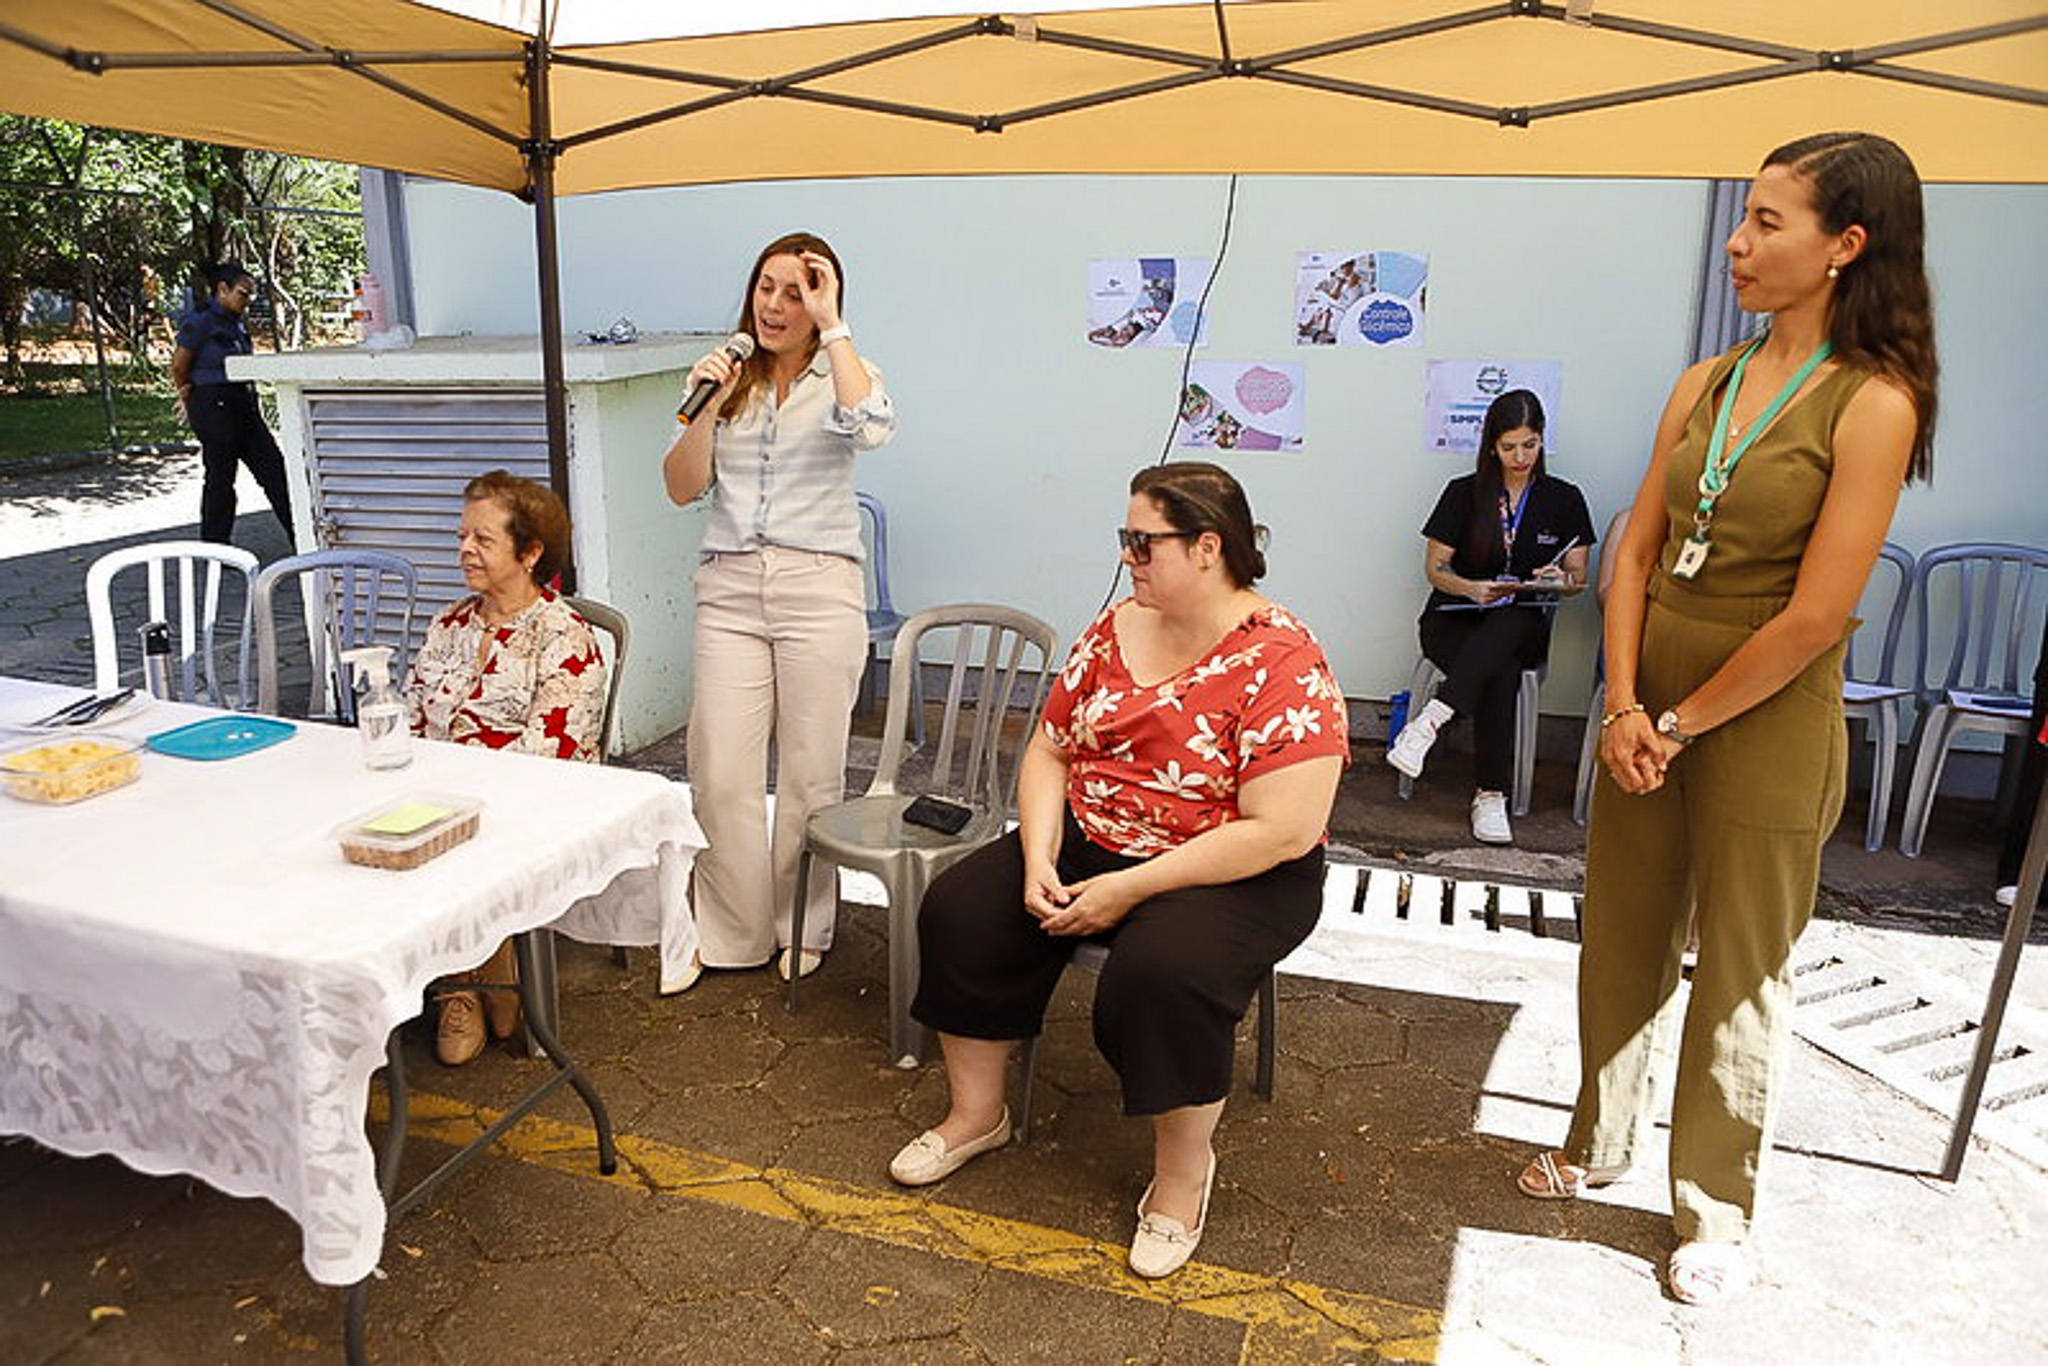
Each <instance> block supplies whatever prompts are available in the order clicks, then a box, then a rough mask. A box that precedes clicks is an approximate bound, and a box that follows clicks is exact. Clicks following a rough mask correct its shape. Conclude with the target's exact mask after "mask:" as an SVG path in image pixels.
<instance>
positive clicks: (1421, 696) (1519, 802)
mask: <svg viewBox="0 0 2048 1366" xmlns="http://www.w3.org/2000/svg"><path fill="white" fill-rule="evenodd" d="M1549 672H1550V665H1549V663H1548V661H1546V662H1544V663H1543V664H1540V665H1538V666H1537V667H1535V668H1533V669H1524V670H1522V681H1521V685H1520V687H1519V688H1517V689H1516V691H1515V791H1514V806H1515V814H1516V815H1517V816H1526V815H1528V814H1529V792H1530V789H1531V788H1533V787H1534V786H1535V784H1536V696H1537V693H1538V692H1539V691H1540V690H1541V689H1542V687H1543V677H1544V675H1545V674H1547V673H1549ZM1443 681H1444V671H1443V670H1442V669H1439V668H1438V667H1437V666H1436V662H1435V661H1434V660H1432V659H1431V658H1430V657H1429V656H1428V655H1422V656H1420V657H1419V658H1418V659H1417V660H1416V661H1415V672H1414V674H1413V675H1412V676H1411V677H1410V678H1409V680H1408V714H1409V715H1410V716H1417V715H1420V714H1421V711H1422V709H1423V708H1424V707H1426V706H1428V705H1429V700H1430V699H1431V698H1432V697H1435V696H1436V690H1437V688H1438V686H1439V685H1441V684H1442V683H1443ZM1387 743H1388V744H1390V745H1391V744H1393V743H1394V737H1393V736H1391V735H1389V736H1388V737H1387ZM1395 790H1396V791H1398V792H1399V793H1400V794H1401V800H1402V801H1404V802H1405V801H1407V800H1408V799H1409V798H1410V797H1412V796H1414V795H1415V780H1414V779H1413V778H1411V777H1409V776H1408V775H1407V774H1405V773H1403V774H1402V775H1401V780H1400V782H1399V783H1397V784H1395Z"/></svg>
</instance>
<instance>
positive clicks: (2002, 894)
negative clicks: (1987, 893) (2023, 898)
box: [1991, 882, 2020, 910]
mask: <svg viewBox="0 0 2048 1366" xmlns="http://www.w3.org/2000/svg"><path fill="white" fill-rule="evenodd" d="M1991 899H1992V900H1993V901H1996V902H1997V903H1998V904H1999V905H2001V906H2003V907H2005V908H2006V909H2007V910H2011V909H2012V903H2013V902H2015V901H2018V900H2019V899H2020V885H2019V884H2018V883H2017V882H2011V883H2007V884H2006V885H2005V886H2003V887H2000V888H1999V889H1998V890H1997V891H1995V892H1993V893H1992V894H1991Z"/></svg>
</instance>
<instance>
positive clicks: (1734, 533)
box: [1519, 133, 1936, 1303]
mask: <svg viewBox="0 0 2048 1366" xmlns="http://www.w3.org/2000/svg"><path fill="white" fill-rule="evenodd" d="M1922 239H1923V229H1922V211H1921V203H1920V184H1919V178H1918V176H1917V175H1916V174H1915V172H1914V170H1913V165H1912V163H1911V161H1910V160H1908V159H1907V157H1906V155H1905V153H1904V152H1902V151H1900V150H1899V148H1898V147H1896V146H1894V145H1893V144H1892V143H1890V142H1888V141H1886V140H1884V139H1883V138H1878V137H1873V136H1868V135H1864V134H1857V133H1829V134H1819V135H1816V136H1813V137H1808V138H1802V139H1800V140H1799V141H1797V142H1793V143H1789V144H1787V145H1786V146H1784V147H1781V148H1779V149H1778V150H1777V151H1775V152H1773V153H1771V155H1770V156H1769V157H1768V158H1766V159H1765V161H1764V165H1763V169H1762V170H1761V171H1760V172H1759V173H1758V175H1757V178H1756V180H1755V182H1754V183H1753V185H1752V186H1751V189H1750V194H1749V200H1748V204H1747V206H1746V207H1745V210H1744V216H1743V220H1742V223H1741V224H1740V225H1739V226H1738V227H1737V228H1736V230H1735V232H1734V234H1733V235H1732V236H1731V237H1730V238H1729V239H1728V243H1727V253H1728V260H1729V271H1730V275H1731V277H1732V281H1733V284H1734V287H1735V292H1736V297H1737V299H1738V301H1739V302H1740V303H1741V305H1742V306H1743V308H1744V309H1746V310H1748V311H1750V312H1754V313H1769V314H1770V315H1771V320H1770V326H1769V329H1768V330H1767V331H1766V332H1765V333H1764V334H1763V335H1762V336H1761V337H1760V338H1755V339H1752V340H1750V341H1746V342H1744V343H1742V344H1741V345H1739V346H1738V347H1736V348H1735V349H1734V350H1733V351H1731V352H1729V353H1728V354H1727V355H1724V356H1720V357H1718V358H1716V359H1713V360H1709V361H1705V362H1702V363H1701V364H1699V365H1696V366H1694V367H1693V368H1692V369H1691V370H1688V371H1687V372H1686V374H1685V375H1684V376H1682V377H1681V378H1680V380H1679V381H1678V384H1677V386H1676V387H1675V388H1674V389H1673V391H1672V394H1671V398H1670V401H1669V402H1668V403H1667V405H1666V406H1665V410H1664V416H1663V419H1662V421H1661V422H1660V424H1659V426H1658V431H1657V443H1656V447H1655V450H1654V452H1653V454H1652V457H1651V461H1650V468H1649V471H1648V473H1647V474H1646V475H1645V477H1644V479H1643V483H1642V487H1641V489H1640V491H1639V492H1638V494H1637V496H1636V502H1635V507H1634V510H1633V511H1632V513H1631V514H1630V518H1629V524H1628V529H1627V531H1626V532H1625V533H1624V536H1623V539H1622V541H1621V543H1620V545H1619V546H1618V547H1617V548H1616V553H1617V556H1618V563H1619V568H1618V570H1617V573H1616V575H1615V582H1614V588H1613V592H1612V595H1611V596H1610V598H1609V599H1608V603H1607V609H1606V635H1605V639H1606V658H1607V670H1608V673H1607V706H1608V708H1609V710H1608V712H1607V714H1606V715H1605V716H1604V717H1603V718H1602V722H1601V724H1602V736H1601V750H1600V752H1601V762H1602V766H1603V769H1604V772H1603V773H1602V774H1601V775H1600V779H1599V784H1598V786H1597V788H1596V790H1595V792H1594V798H1593V821H1592V831H1591V834H1590V837H1589V845H1588V852H1587V867H1586V902H1585V938H1584V944H1583V946H1582V949H1581V953H1580V960H1579V1034H1580V1061H1581V1069H1582V1070H1581V1078H1580V1089H1579V1095H1578V1101H1577V1104H1576V1106H1575V1108H1574V1110H1573V1115H1572V1124H1571V1130H1570V1133H1569V1135H1568V1137H1567V1138H1566V1140H1565V1146H1564V1148H1563V1149H1562V1150H1561V1151H1556V1152H1547V1153H1544V1154H1542V1155H1541V1156H1539V1157H1538V1158H1537V1159H1536V1160H1535V1161H1534V1162H1532V1163H1531V1164H1530V1165H1529V1167H1528V1168H1527V1169H1526V1170H1525V1171H1524V1172H1523V1173H1522V1175H1521V1177H1520V1179H1519V1185H1520V1187H1521V1189H1522V1190H1523V1192H1524V1193H1525V1194H1528V1195H1531V1196H1535V1197H1538V1198H1546V1199H1568V1198H1571V1197H1573V1196H1576V1195H1578V1194H1579V1193H1580V1192H1581V1191H1582V1190H1583V1189H1584V1188H1586V1187H1588V1186H1597V1185H1603V1184H1605V1183H1607V1182H1608V1181H1612V1180H1615V1179H1618V1178H1619V1177H1620V1176H1621V1174H1622V1173H1623V1172H1624V1171H1625V1170H1626V1169H1627V1168H1628V1167H1629V1165H1630V1164H1631V1162H1632V1161H1633V1160H1634V1158H1635V1148H1636V1145H1637V1142H1638V1139H1639V1136H1640V1131H1641V1129H1642V1128H1643V1121H1644V1120H1645V1118H1646V1116H1647V1113H1648V1110H1649V1106H1650V1100H1651V1084H1652V1078H1651V1075H1650V1059H1651V1057H1652V1055H1653V1053H1654V1052H1655V1051H1656V1050H1655V1049H1654V1047H1653V1041H1654V1036H1655V1034H1656V1032H1657V1031H1656V1029H1655V1027H1654V1021H1655V1020H1656V1018H1657V1016H1658V1014H1659V1013H1660V1012H1661V1011H1662V1010H1663V1009H1664V1007H1665V1006H1666V1005H1667V1004H1668V1003H1669V1002H1670V1001H1671V999H1672V997H1673V994H1674V992H1675V991H1676V989H1677V986H1678V983H1679V976H1680V972H1679V960H1680V955H1681V953H1682V951H1683V949H1684V947H1685V941H1686V927H1687V923H1688V921H1690V920H1693V919H1695V918H1696V919H1697V922H1698V927H1699V936H1700V947H1699V962H1698V966H1697V968H1696V969H1695V971H1694V974H1693V978H1692V994H1691V999H1690V1001H1689V1003H1688V1004H1687V1006H1686V1009H1685V1019H1684V1024H1683V1032H1682V1034H1681V1036H1680V1043H1679V1054H1678V1077H1677V1085H1676V1089H1675V1093H1674V1100H1673V1105H1672V1119H1671V1149H1670V1169H1671V1203H1672V1220H1673V1224H1674V1226H1675V1231H1676V1233H1677V1237H1678V1246H1677V1249H1676V1250H1675V1251H1674V1252H1673V1253H1672V1255H1671V1259H1670V1263H1669V1266H1668V1268H1667V1281H1668V1284H1669V1286H1670V1289H1671V1293H1672V1294H1673V1295H1674V1296H1675V1297H1677V1298H1678V1299H1680V1300H1682V1301H1685V1302H1687V1303H1706V1302H1708V1301H1711V1300H1713V1299H1716V1298H1718V1297H1719V1296H1721V1295H1723V1294H1725V1293H1727V1292H1729V1291H1731V1290H1734V1289H1736V1288H1738V1287H1739V1286H1740V1285H1741V1284H1743V1282H1744V1281H1745V1280H1746V1278H1747V1276H1748V1274H1749V1270H1750V1266H1749V1260H1748V1257H1747V1254H1746V1251H1745V1248H1744V1240H1745V1239H1746V1238H1747V1236H1748V1234H1749V1231H1750V1225H1751V1220H1752V1217H1753V1215H1754V1212H1755V1204H1756V1181H1757V1171H1758V1168H1759V1166H1760V1165H1761V1163H1762V1161H1763V1154H1764V1152H1765V1151H1766V1149H1767V1148H1768V1147H1769V1144H1770V1131H1771V1121H1772V1115H1773V1110H1774V1100H1775V1084H1776V1082H1777V1080H1778V1077H1779V1074H1780V1071H1781V1068H1780V1062H1781V1059H1782V1056H1783V1054H1784V1051H1785V1048H1786V1045H1787V1041H1788V1038H1789V1025H1790V1015H1791V1009H1792V997H1791V989H1790V955H1791V949H1792V945H1793V943H1794V941H1795V940H1796V939H1797V938H1798V937H1799V933H1800V931H1801V930H1802V929H1803V928H1804V927H1805V924H1806V921H1807V918H1808V916H1809V915H1810V914H1811V912H1812V909H1813V900H1814V894H1815V892H1816V890H1817V888H1818V885H1819V872H1820V850H1821V845H1822V844H1823V843H1824V842H1825V841H1826V839H1827V837H1828V834H1829V832H1830V831H1831V830H1832V829H1833V828H1834V825H1835V819H1836V817H1837V816H1838V815H1839V814H1840V811H1841V805H1842V788H1843V768H1844V762H1845V741H1844V731H1843V721H1842V709H1841V696H1842V645H1843V641H1844V638H1845V637H1846V634H1847V632H1848V630H1849V629H1850V626H1851V622H1850V613H1851V612H1852V611H1853V610H1854V608H1855V605H1856V600H1857V598H1858V597H1859V596H1860V594H1861V592H1862V589H1863V584H1864V580H1865V579H1866V578H1868V577H1869V573H1870V568H1871V565H1872V564H1873V563H1874V562H1875V560H1876V557H1877V551H1878V547H1879V545H1880V544H1882V542H1883V540H1884V537H1885V533H1886V530H1887V528H1888V527H1889V525H1890V523H1891V517H1892V510H1893V508H1894V506H1895V505H1896V504H1897V501H1898V496H1899V492H1900V489H1901V486H1902V485H1903V484H1904V482H1905V481H1906V480H1907V479H1908V478H1910V477H1914V476H1921V475H1925V474H1926V473H1928V470H1929V461H1930V443H1931V436H1932V430H1933V421H1934V406H1935V403H1934V400H1935V378H1936V364H1935V355H1934V337H1933V322H1932V310H1931V306H1930V304H1929V301H1928V289H1927V280H1926V273H1925V269H1924V267H1923V264H1922Z"/></svg>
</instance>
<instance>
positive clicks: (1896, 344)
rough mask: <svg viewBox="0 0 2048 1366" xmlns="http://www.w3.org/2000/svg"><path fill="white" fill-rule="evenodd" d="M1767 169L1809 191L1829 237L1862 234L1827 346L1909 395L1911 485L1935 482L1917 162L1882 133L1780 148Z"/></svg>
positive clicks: (1930, 326)
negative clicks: (1780, 171) (1786, 173)
mask: <svg viewBox="0 0 2048 1366" xmlns="http://www.w3.org/2000/svg"><path fill="white" fill-rule="evenodd" d="M1764 165H1765V166H1784V167H1787V168H1788V169H1790V170H1792V171H1793V172H1794V173H1796V174H1798V175H1799V176H1801V177H1803V178H1804V179H1805V180H1806V182H1807V184H1808V185H1810V186H1812V200H1813V208H1814V212H1815V213H1817V214H1819V215H1820V221H1821V226H1822V227H1824V228H1825V229H1827V231H1829V232H1831V233H1838V232H1842V231H1843V230H1845V229H1847V228H1848V227H1850V226H1851V225H1852V224H1853V225H1860V226H1861V227H1862V228H1863V231H1864V234H1865V240H1864V245H1863V251H1862V253H1861V254H1860V255H1858V256H1857V257H1856V259H1855V260H1853V261H1851V262H1849V263H1848V264H1847V265H1845V266H1843V267H1842V270H1841V275H1840V277H1839V278H1837V279H1836V281H1835V294H1834V302H1833V306H1832V308H1831V310H1830V312H1829V314H1828V340H1829V341H1831V342H1833V343H1834V346H1835V352H1836V354H1837V355H1839V356H1841V357H1842V359H1843V360H1845V361H1849V362H1852V363H1857V364H1861V365H1864V366H1867V367H1868V368H1870V369H1872V370H1874V371H1876V372H1877V373H1878V374H1880V375H1883V376H1884V377H1885V378H1887V379H1889V380H1891V381H1893V382H1894V383H1896V384H1898V385H1899V386H1900V387H1901V388H1903V389H1904V390H1905V391H1906V392H1907V393H1908V394H1910V395H1912V398H1913V411H1914V414H1915V416H1916V418H1917V419H1918V425H1917V427H1916V428H1915V430H1914V433H1913V459H1912V463H1911V465H1910V466H1908V468H1907V471H1906V477H1907V478H1908V479H1928V478H1932V477H1933V474H1934V410H1935V402H1936V392H1935V391H1936V387H1937V385H1938V383H1939V381H1940V378H1941V366H1940V363H1939V361H1938V360H1937V359H1936V358H1935V354H1934V305H1933V301H1932V299H1931V297H1930V294H1929V291H1928V288H1927V266H1926V263H1925V260H1924V259H1923V257H1924V248H1925V243H1926V240H1927V223H1926V213H1925V210H1924V209H1923V207H1922V205H1921V202H1920V173H1919V172H1918V171H1916V170H1914V168H1913V161H1912V158H1910V157H1908V156H1907V155H1906V154H1905V152H1904V151H1902V150H1900V148H1899V145H1898V144H1897V143H1895V142H1892V141H1891V140H1890V139H1888V138H1882V137H1879V136H1877V135H1876V134H1875V133H1815V134H1813V135H1812V136H1810V137H1803V138H1799V139H1797V140H1796V141H1793V142H1788V143H1786V144H1785V145H1784V146H1783V147H1780V148H1778V149H1777V150H1776V151H1774V152H1772V153H1771V154H1770V155H1769V156H1767V157H1765V158H1764Z"/></svg>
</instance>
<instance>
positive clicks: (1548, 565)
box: [1529, 536, 1579, 581]
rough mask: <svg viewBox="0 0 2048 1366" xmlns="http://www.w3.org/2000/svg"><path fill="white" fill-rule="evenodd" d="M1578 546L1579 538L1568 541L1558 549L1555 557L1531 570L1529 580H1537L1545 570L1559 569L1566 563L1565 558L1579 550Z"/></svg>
mask: <svg viewBox="0 0 2048 1366" xmlns="http://www.w3.org/2000/svg"><path fill="white" fill-rule="evenodd" d="M1578 545H1579V538H1578V537H1576V536H1574V537H1572V538H1571V539H1570V540H1568V541H1566V542H1565V543H1564V544H1563V545H1561V546H1559V547H1558V550H1557V553H1556V554H1555V555H1552V556H1551V557H1550V558H1549V559H1548V560H1547V561H1545V562H1544V563H1542V564H1540V565H1537V566H1536V568H1534V569H1532V570H1530V571H1529V578H1530V579H1531V580H1532V581H1533V580H1534V579H1535V578H1536V576H1537V575H1539V574H1541V573H1542V572H1543V571H1544V570H1546V569H1557V568H1558V566H1559V565H1561V564H1562V563H1563V562H1564V557H1565V556H1567V555H1569V554H1571V553H1572V551H1574V550H1576V549H1577V548H1578Z"/></svg>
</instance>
